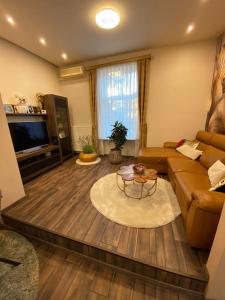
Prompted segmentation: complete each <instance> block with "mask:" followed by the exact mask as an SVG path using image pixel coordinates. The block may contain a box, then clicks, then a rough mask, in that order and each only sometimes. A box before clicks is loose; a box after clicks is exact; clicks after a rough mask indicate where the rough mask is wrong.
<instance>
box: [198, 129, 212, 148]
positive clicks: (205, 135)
mask: <svg viewBox="0 0 225 300" xmlns="http://www.w3.org/2000/svg"><path fill="white" fill-rule="evenodd" d="M213 135H214V133H212V132H207V131H202V130H200V131H198V132H197V135H196V140H198V141H200V142H203V143H204V144H207V145H209V144H211V140H212V137H213Z"/></svg>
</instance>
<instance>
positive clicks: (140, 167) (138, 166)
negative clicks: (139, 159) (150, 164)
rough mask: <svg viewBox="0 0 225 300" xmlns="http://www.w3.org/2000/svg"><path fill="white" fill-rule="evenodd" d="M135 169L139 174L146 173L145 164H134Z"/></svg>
mask: <svg viewBox="0 0 225 300" xmlns="http://www.w3.org/2000/svg"><path fill="white" fill-rule="evenodd" d="M133 171H134V173H135V174H137V175H143V174H144V173H145V166H144V165H143V164H141V163H139V164H135V165H134V166H133Z"/></svg>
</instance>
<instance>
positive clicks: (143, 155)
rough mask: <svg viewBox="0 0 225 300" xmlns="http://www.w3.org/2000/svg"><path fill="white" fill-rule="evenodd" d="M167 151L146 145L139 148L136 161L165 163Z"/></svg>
mask: <svg viewBox="0 0 225 300" xmlns="http://www.w3.org/2000/svg"><path fill="white" fill-rule="evenodd" d="M166 159H167V153H166V150H165V148H162V147H146V148H142V149H140V151H139V153H138V161H140V162H146V163H151V162H153V163H163V164H166Z"/></svg>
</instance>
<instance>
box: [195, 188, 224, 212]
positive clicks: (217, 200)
mask: <svg viewBox="0 0 225 300" xmlns="http://www.w3.org/2000/svg"><path fill="white" fill-rule="evenodd" d="M192 199H193V200H194V201H195V202H196V203H195V204H196V206H197V207H199V208H200V209H202V210H205V211H207V212H210V213H214V214H220V213H221V211H222V209H223V204H224V202H225V194H224V193H219V192H214V191H206V190H197V191H195V192H193V193H192Z"/></svg>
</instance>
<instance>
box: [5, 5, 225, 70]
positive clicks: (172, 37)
mask: <svg viewBox="0 0 225 300" xmlns="http://www.w3.org/2000/svg"><path fill="white" fill-rule="evenodd" d="M106 7H110V8H114V9H116V10H117V11H118V12H119V13H120V15H121V22H120V25H119V26H118V27H117V28H115V29H114V30H110V31H106V30H104V29H100V28H99V27H97V26H96V24H95V14H96V12H97V11H98V10H99V9H101V8H106ZM224 13H225V0H114V1H102V0H0V36H1V37H3V38H5V39H7V40H9V41H11V42H13V43H15V44H17V45H19V46H21V47H23V48H25V49H27V50H29V51H31V52H33V53H35V54H37V55H39V56H40V57H42V58H44V59H46V60H48V61H50V62H52V63H54V64H55V65H63V64H65V62H64V61H63V59H62V57H61V53H62V52H66V53H67V55H68V60H67V62H66V63H74V62H75V63H76V62H80V61H84V60H88V59H94V58H99V57H105V56H108V55H114V54H118V53H122V52H129V51H134V50H140V49H147V48H151V47H161V46H168V45H174V44H179V43H186V42H190V41H198V40H204V39H209V38H213V37H217V36H218V35H219V34H221V33H222V32H223V31H224V30H225V15H224ZM6 15H11V16H12V17H13V18H14V20H15V22H16V25H15V26H14V27H13V26H10V24H8V23H7V22H6V19H5V16H6ZM190 23H194V24H195V30H194V31H193V32H192V33H190V34H189V35H188V34H186V28H187V26H188V25H189V24H190ZM40 37H44V38H45V39H46V41H47V46H45V47H43V46H42V45H41V44H40V43H39V38H40Z"/></svg>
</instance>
